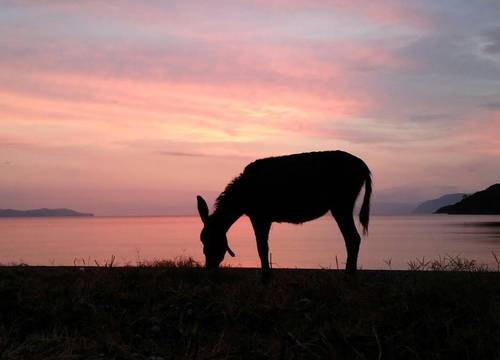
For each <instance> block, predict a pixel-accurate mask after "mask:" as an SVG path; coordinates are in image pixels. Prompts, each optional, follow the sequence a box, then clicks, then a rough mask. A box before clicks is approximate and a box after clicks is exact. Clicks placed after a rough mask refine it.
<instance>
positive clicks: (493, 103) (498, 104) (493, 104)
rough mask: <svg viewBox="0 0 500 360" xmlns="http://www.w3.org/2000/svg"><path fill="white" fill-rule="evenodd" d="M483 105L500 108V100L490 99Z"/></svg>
mask: <svg viewBox="0 0 500 360" xmlns="http://www.w3.org/2000/svg"><path fill="white" fill-rule="evenodd" d="M481 107H483V108H486V109H488V110H495V111H496V110H500V100H499V101H488V102H486V103H484V104H481Z"/></svg>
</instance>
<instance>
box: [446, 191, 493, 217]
mask: <svg viewBox="0 0 500 360" xmlns="http://www.w3.org/2000/svg"><path fill="white" fill-rule="evenodd" d="M436 213H438V214H471V215H472V214H478V215H493V214H500V184H495V185H492V186H490V187H489V188H487V189H486V190H483V191H479V192H477V193H474V194H472V195H470V196H467V197H466V198H464V199H463V200H462V201H460V202H459V203H456V204H454V205H449V206H444V207H442V208H440V209H438V210H437V211H436Z"/></svg>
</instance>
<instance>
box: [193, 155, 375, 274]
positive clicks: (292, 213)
mask: <svg viewBox="0 0 500 360" xmlns="http://www.w3.org/2000/svg"><path fill="white" fill-rule="evenodd" d="M363 184H364V185H365V196H364V199H363V204H362V205H361V210H360V213H359V220H360V222H361V224H362V226H363V233H364V234H366V233H367V232H368V222H369V217H370V196H371V192H372V180H371V173H370V169H369V168H368V166H367V165H366V164H365V163H364V162H363V161H362V160H361V159H359V158H357V157H356V156H354V155H351V154H349V153H347V152H343V151H338V150H337V151H321V152H310V153H302V154H293V155H286V156H278V157H270V158H265V159H259V160H256V161H254V162H252V163H251V164H249V165H248V166H246V167H245V169H244V171H243V172H242V173H241V174H240V175H239V176H237V177H236V178H234V179H233V180H232V181H231V182H230V183H229V184H228V185H227V187H226V188H225V190H224V191H223V192H222V193H221V194H220V195H219V197H218V198H217V200H216V202H215V210H214V212H213V213H212V214H211V215H209V211H208V206H207V203H206V201H205V200H204V199H203V198H202V197H201V196H197V200H198V212H199V214H200V217H201V220H202V221H203V224H204V227H203V229H202V230H201V235H200V238H201V241H202V243H203V253H204V254H205V261H206V262H205V266H206V267H207V268H217V267H218V266H219V265H220V263H221V262H222V260H223V259H224V256H225V254H226V252H228V253H229V255H231V256H234V252H233V251H232V250H231V249H230V247H229V244H228V241H227V237H226V233H227V231H228V230H229V228H230V227H231V226H232V224H233V223H234V222H235V221H236V220H238V219H239V218H240V217H241V216H242V215H247V216H248V217H249V218H250V221H251V223H252V227H253V230H254V232H255V238H256V241H257V250H258V253H259V257H260V262H261V266H262V275H263V277H264V278H267V277H269V276H270V275H271V269H270V268H269V259H268V252H269V246H268V237H269V230H270V229H271V224H272V223H273V222H278V223H281V222H287V223H294V224H300V223H304V222H306V221H310V220H313V219H316V218H318V217H320V216H323V215H324V214H326V212H327V211H330V212H331V214H332V215H333V217H334V218H335V221H336V222H337V224H338V226H339V228H340V231H341V233H342V236H343V237H344V241H345V245H346V249H347V263H346V272H347V273H354V272H356V266H357V260H358V251H359V244H360V241H361V238H360V236H359V234H358V231H357V230H356V225H355V223H354V218H353V210H354V203H355V202H356V198H357V197H358V195H359V193H360V191H361V188H362V187H363Z"/></svg>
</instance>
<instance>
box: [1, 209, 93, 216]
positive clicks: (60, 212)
mask: <svg viewBox="0 0 500 360" xmlns="http://www.w3.org/2000/svg"><path fill="white" fill-rule="evenodd" d="M46 216H94V214H86V213H80V212H78V211H75V210H71V209H34V210H13V209H0V217H46Z"/></svg>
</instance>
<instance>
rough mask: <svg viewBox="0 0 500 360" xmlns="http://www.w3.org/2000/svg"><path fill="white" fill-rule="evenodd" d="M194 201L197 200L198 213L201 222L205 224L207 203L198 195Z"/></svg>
mask: <svg viewBox="0 0 500 360" xmlns="http://www.w3.org/2000/svg"><path fill="white" fill-rule="evenodd" d="M196 200H198V212H199V213H200V217H201V221H203V222H204V223H205V222H207V220H208V205H207V202H206V201H205V200H204V199H203V198H202V197H201V196H200V195H198V196H197V197H196Z"/></svg>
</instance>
